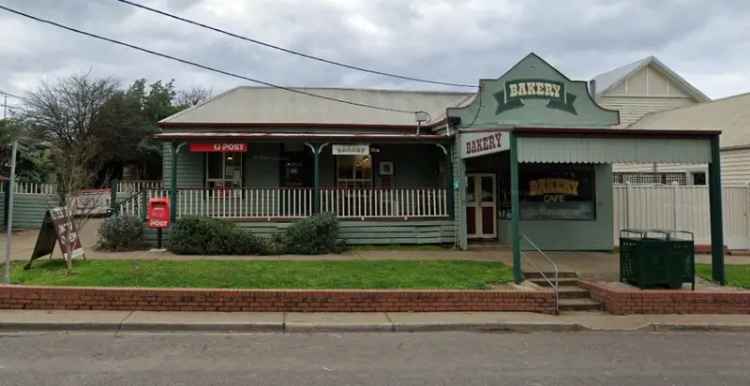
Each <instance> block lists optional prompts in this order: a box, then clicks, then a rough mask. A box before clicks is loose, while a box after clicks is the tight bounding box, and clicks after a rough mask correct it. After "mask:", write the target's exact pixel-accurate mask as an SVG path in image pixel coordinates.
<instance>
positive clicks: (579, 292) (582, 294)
mask: <svg viewBox="0 0 750 386" xmlns="http://www.w3.org/2000/svg"><path fill="white" fill-rule="evenodd" d="M588 298H589V291H588V290H587V289H585V288H581V287H577V286H560V299H588Z"/></svg>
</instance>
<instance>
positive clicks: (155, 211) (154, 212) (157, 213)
mask: <svg viewBox="0 0 750 386" xmlns="http://www.w3.org/2000/svg"><path fill="white" fill-rule="evenodd" d="M168 226H169V198H167V197H153V198H151V199H149V200H148V227H149V228H156V229H162V228H166V227H168Z"/></svg>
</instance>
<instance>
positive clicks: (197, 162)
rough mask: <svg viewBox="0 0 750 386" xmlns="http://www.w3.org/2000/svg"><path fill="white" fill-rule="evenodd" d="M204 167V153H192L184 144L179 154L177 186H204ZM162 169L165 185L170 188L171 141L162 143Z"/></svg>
mask: <svg viewBox="0 0 750 386" xmlns="http://www.w3.org/2000/svg"><path fill="white" fill-rule="evenodd" d="M204 169H205V160H204V155H203V154H202V153H191V152H189V151H188V149H187V146H182V148H181V149H180V152H179V153H178V154H177V187H178V188H200V187H203V172H204ZM162 171H163V173H162V175H163V176H164V186H165V187H167V188H168V187H170V186H171V181H172V145H171V144H170V143H164V144H162Z"/></svg>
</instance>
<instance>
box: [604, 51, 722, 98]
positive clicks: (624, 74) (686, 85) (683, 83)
mask: <svg viewBox="0 0 750 386" xmlns="http://www.w3.org/2000/svg"><path fill="white" fill-rule="evenodd" d="M649 65H650V66H652V67H654V68H655V69H657V70H658V71H659V72H661V73H662V74H664V75H665V76H666V77H667V78H668V79H669V80H671V81H672V82H674V83H676V84H678V85H679V86H680V87H681V88H682V90H683V91H684V92H685V93H686V94H688V95H690V96H691V97H693V98H694V99H695V100H696V101H698V102H707V101H710V100H711V98H709V97H708V96H706V94H704V93H702V92H701V91H700V90H698V89H697V88H696V87H695V86H693V85H692V84H690V82H688V81H687V80H685V78H683V77H681V76H680V75H679V74H677V73H676V72H674V71H673V70H672V69H671V68H669V67H667V65H666V64H664V63H662V62H661V61H660V60H659V59H657V58H656V57H655V56H648V57H646V58H643V59H641V60H638V61H635V62H633V63H630V64H626V65H624V66H621V67H617V68H615V69H614V70H611V71H608V72H605V73H603V74H599V75H597V76H595V77H594V79H593V80H594V82H596V96H601V95H604V94H605V93H607V91H609V90H611V89H613V88H615V87H617V86H619V85H621V84H622V83H623V82H625V80H627V79H628V78H630V77H631V76H633V75H635V74H636V73H637V72H638V71H640V70H641V69H642V68H644V67H647V66H649Z"/></svg>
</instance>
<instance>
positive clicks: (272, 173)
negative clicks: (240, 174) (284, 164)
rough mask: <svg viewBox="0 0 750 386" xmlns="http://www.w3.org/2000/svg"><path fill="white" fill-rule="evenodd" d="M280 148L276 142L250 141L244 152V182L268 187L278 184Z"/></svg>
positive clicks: (254, 185) (249, 185)
mask: <svg viewBox="0 0 750 386" xmlns="http://www.w3.org/2000/svg"><path fill="white" fill-rule="evenodd" d="M280 156H281V148H280V146H279V144H278V143H252V144H250V146H248V151H247V153H245V184H246V186H248V187H258V188H268V187H274V186H278V185H279V164H280V162H281V161H280V159H279V157H280Z"/></svg>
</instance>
